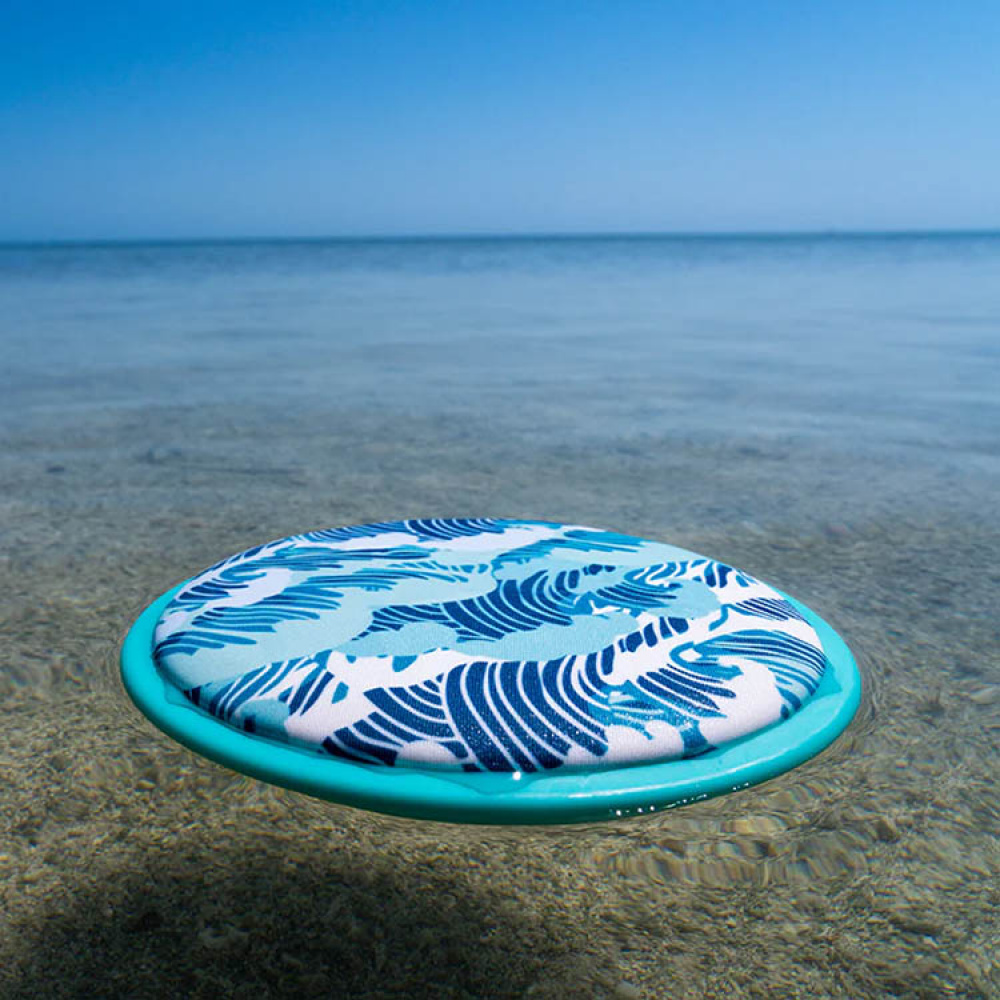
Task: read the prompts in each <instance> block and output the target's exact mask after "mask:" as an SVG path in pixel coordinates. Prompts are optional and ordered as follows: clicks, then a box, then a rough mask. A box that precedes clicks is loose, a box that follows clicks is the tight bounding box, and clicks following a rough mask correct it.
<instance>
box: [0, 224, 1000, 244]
mask: <svg viewBox="0 0 1000 1000" xmlns="http://www.w3.org/2000/svg"><path fill="white" fill-rule="evenodd" d="M926 236H1000V227H975V228H964V227H943V228H928V227H919V228H893V229H841V228H838V227H825V228H822V229H733V230H726V229H719V230H714V229H711V230H696V229H691V230H687V229H676V230H670V229H665V230H554V231H545V230H537V231H533V230H525V231H507V232H502V231H494V232H490V231H484V232H468V233H462V232H450V233H420V232H401V233H386V232H382V233H378V232H375V233H345V234H339V235H335V234H328V235H323V236H274V235H271V236H108V237H70V238H58V237H57V238H35V239H0V247H2V248H27V247H33V248H43V247H52V248H58V247H112V246H194V245H204V246H211V245H219V246H226V245H238V244H244V243H246V244H250V243H257V244H260V243H270V244H293V243H463V242H468V243H474V242H485V241H493V242H501V241H510V242H518V241H522V242H527V241H532V240H552V241H556V240H565V241H567V242H569V241H572V240H581V241H582V240H595V241H596V240H616V239H619V240H643V239H646V240H671V239H674V240H691V239H703V240H714V239H719V240H724V239H730V240H732V239H790V240H792V239H857V238H883V239H884V238H892V237H899V238H907V237H910V238H919V237H926Z"/></svg>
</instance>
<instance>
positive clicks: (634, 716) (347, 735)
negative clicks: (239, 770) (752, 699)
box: [323, 620, 827, 771]
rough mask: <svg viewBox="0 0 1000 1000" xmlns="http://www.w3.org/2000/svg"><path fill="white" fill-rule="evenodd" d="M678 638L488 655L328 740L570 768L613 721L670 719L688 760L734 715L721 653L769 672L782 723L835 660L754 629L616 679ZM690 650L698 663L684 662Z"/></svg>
mask: <svg viewBox="0 0 1000 1000" xmlns="http://www.w3.org/2000/svg"><path fill="white" fill-rule="evenodd" d="M664 621H666V620H664ZM671 634H672V630H671V627H670V625H669V624H666V625H664V624H663V622H661V623H659V625H658V626H657V627H654V628H643V629H642V630H639V631H637V632H635V633H633V634H631V635H629V636H624V637H622V638H621V639H619V640H618V641H617V642H616V643H615V645H613V646H609V647H607V648H606V649H604V650H602V651H600V652H597V653H590V654H588V655H586V656H585V657H584V656H575V657H566V658H564V659H558V660H550V661H548V662H544V663H541V662H534V661H529V662H514V661H505V662H496V661H486V660H479V661H476V662H473V663H467V664H462V665H460V666H457V667H454V668H452V669H451V670H449V671H447V672H446V673H443V674H442V675H440V676H439V677H438V678H436V679H435V680H433V681H426V682H424V683H422V684H420V685H414V686H412V687H406V686H399V687H392V688H388V689H378V690H376V691H371V692H367V693H366V694H367V697H368V700H369V701H370V702H371V703H372V705H373V707H374V708H375V709H376V710H375V711H373V712H372V713H370V714H369V715H367V716H366V717H365V718H364V719H361V720H358V721H357V722H355V723H353V724H352V725H349V726H344V727H341V728H339V729H337V730H336V731H335V732H334V733H332V734H331V735H330V736H329V737H328V738H327V739H326V741H325V742H324V744H323V745H324V747H325V749H326V750H327V751H328V752H330V753H332V754H336V755H338V756H341V757H347V758H350V759H353V760H358V761H366V762H369V763H381V764H390V765H391V764H394V763H395V762H396V759H397V756H398V754H399V752H400V750H401V749H402V748H403V747H405V746H406V745H408V744H410V743H414V742H417V741H427V740H431V741H434V742H437V743H438V744H439V745H440V746H442V747H444V748H446V749H447V750H449V751H450V752H451V753H452V755H453V756H454V758H455V760H456V762H458V763H459V764H460V765H461V766H462V768H463V769H464V770H467V771H537V770H547V769H552V768H556V767H559V766H561V765H562V764H563V763H564V762H565V760H566V757H567V755H568V754H569V753H570V751H571V750H572V749H573V748H574V747H577V748H582V749H584V750H587V751H588V752H589V753H591V754H593V755H595V756H596V757H602V756H604V755H605V754H606V753H607V751H608V740H607V735H606V727H607V726H609V725H618V726H621V725H630V726H632V727H633V728H635V729H637V730H641V729H642V728H643V726H644V725H645V724H646V723H648V722H651V721H653V720H663V721H665V722H667V723H669V724H671V725H673V726H675V727H676V728H677V729H678V731H679V733H680V736H681V740H682V743H683V748H684V749H683V755H684V756H693V755H696V754H699V753H703V752H705V751H706V750H708V749H711V747H710V745H709V744H708V743H707V741H706V740H705V737H704V736H703V734H702V733H701V730H700V728H699V722H700V721H701V720H704V719H708V718H720V717H722V716H723V715H724V706H725V703H726V701H727V700H730V699H732V698H733V697H734V695H733V692H732V691H731V690H730V689H729V688H728V687H727V686H726V684H725V682H726V681H729V680H732V679H733V678H734V677H736V676H738V675H739V674H740V672H741V671H740V669H739V668H738V667H737V666H735V665H734V664H732V663H730V664H724V663H721V662H720V659H719V658H720V657H733V656H739V657H743V658H748V659H751V660H755V661H756V662H758V663H763V664H764V665H766V666H767V667H768V668H769V669H770V670H771V672H772V673H773V674H774V676H775V678H776V680H777V686H778V690H779V692H780V693H781V696H782V699H783V701H784V706H783V709H782V716H783V717H784V716H786V715H787V714H790V712H791V711H793V710H794V709H795V708H797V707H798V706H799V704H801V701H802V700H804V698H805V697H807V696H808V694H811V693H812V692H813V691H814V690H815V688H816V686H817V685H818V683H819V678H820V676H821V675H822V672H823V670H824V669H825V667H826V663H827V660H826V657H825V656H824V654H823V653H822V651H821V650H818V649H817V648H815V647H814V646H811V645H810V644H809V643H806V642H804V641H802V640H800V639H796V638H794V637H791V636H776V635H774V634H773V633H769V632H759V631H747V632H740V633H735V634H733V635H729V636H725V637H720V638H718V639H712V640H708V641H706V642H703V643H700V644H698V645H693V644H690V643H689V644H686V645H684V646H681V647H679V648H678V649H677V650H676V651H675V654H674V655H673V656H672V658H671V661H670V662H669V663H666V664H664V665H663V666H661V667H658V668H656V669H653V670H649V671H647V672H645V673H643V674H641V675H640V676H639V677H638V678H636V679H635V680H634V681H629V682H628V683H626V684H624V685H612V684H610V683H608V681H607V680H606V677H607V675H608V674H609V673H610V672H611V669H612V664H613V661H614V657H615V654H616V650H617V651H624V650H630V651H631V650H635V649H637V648H638V647H639V646H640V645H649V646H655V645H657V644H658V643H659V642H660V640H661V639H662V638H665V637H666V636H668V635H671ZM684 653H688V654H689V655H690V654H692V653H693V658H691V659H682V658H681V655H682V654H684Z"/></svg>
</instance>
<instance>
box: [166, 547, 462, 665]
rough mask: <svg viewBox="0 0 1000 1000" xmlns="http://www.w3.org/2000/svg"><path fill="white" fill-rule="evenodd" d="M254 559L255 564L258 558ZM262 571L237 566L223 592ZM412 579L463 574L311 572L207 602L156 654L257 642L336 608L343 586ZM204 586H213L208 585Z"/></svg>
mask: <svg viewBox="0 0 1000 1000" xmlns="http://www.w3.org/2000/svg"><path fill="white" fill-rule="evenodd" d="M255 565H256V566H259V565H260V563H257V564H255ZM237 571H238V572H237ZM227 572H228V571H227ZM260 575H262V574H260V573H255V572H253V569H252V568H251V567H236V568H234V572H233V574H232V579H231V580H230V581H229V584H228V586H229V587H230V589H229V590H224V591H223V592H224V593H232V592H233V591H235V590H236V589H239V588H245V587H246V586H247V585H248V581H250V580H253V579H255V578H256V577H258V576H260ZM237 578H238V579H239V582H238V583H237V582H236V581H237ZM412 579H419V580H445V581H448V582H454V581H459V580H462V579H464V575H463V574H462V573H460V572H456V571H455V570H454V568H453V567H449V568H448V569H447V570H444V569H432V568H430V567H421V568H420V569H410V568H408V567H400V568H395V567H385V568H381V569H359V570H354V571H353V572H349V573H342V574H330V575H327V576H316V577H312V578H311V579H309V580H305V581H303V582H301V583H296V584H292V585H291V586H289V587H286V588H285V589H284V590H283V591H281V592H280V593H278V594H272V595H270V596H268V597H262V598H261V599H260V600H258V601H256V602H254V603H253V604H248V605H241V606H235V607H234V606H222V607H213V608H208V609H207V610H205V611H202V612H201V613H200V614H197V615H195V616H194V617H193V618H192V619H191V621H190V622H189V623H188V625H187V627H186V628H184V629H180V630H178V631H176V632H174V633H172V634H171V635H169V636H167V637H166V638H165V639H163V640H161V641H160V642H158V643H157V644H156V645H155V647H154V650H153V655H154V657H156V658H157V659H158V660H159V659H162V658H163V657H165V656H168V655H170V654H173V653H186V654H189V655H190V654H193V653H196V652H197V651H198V650H199V649H222V648H223V647H224V646H227V645H252V644H253V643H254V642H255V640H254V639H253V638H251V637H252V636H254V635H261V634H265V633H273V632H274V630H275V626H277V625H280V624H281V623H282V622H289V621H316V620H317V619H319V617H320V613H321V612H323V611H333V610H336V609H337V608H339V607H340V606H341V602H342V599H343V597H344V591H345V590H347V589H349V588H350V589H356V590H366V591H379V590H391V589H392V587H393V586H394V585H395V584H396V583H398V582H400V581H402V580H412ZM207 586H208V589H209V590H212V591H213V592H214V589H213V588H212V587H211V585H207ZM197 589H198V587H192V588H189V590H191V591H195V590H197ZM205 599H206V598H204V597H203V596H202V597H198V598H196V597H194V596H192V597H190V598H183V599H181V600H178V601H177V604H179V605H181V606H183V605H184V603H185V602H186V601H191V602H192V603H195V604H197V605H200V604H201V603H202V602H203V601H204V600H205ZM171 606H173V604H172V605H171Z"/></svg>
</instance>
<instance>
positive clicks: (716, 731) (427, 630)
mask: <svg viewBox="0 0 1000 1000" xmlns="http://www.w3.org/2000/svg"><path fill="white" fill-rule="evenodd" d="M154 657H155V659H156V662H157V665H158V668H159V670H160V671H161V673H162V674H163V676H164V677H165V678H166V679H167V680H168V681H169V682H170V683H171V684H173V685H174V686H175V687H177V688H178V689H179V690H180V691H182V692H183V693H184V695H185V696H186V697H187V699H188V700H189V701H190V702H191V703H192V704H193V705H195V706H197V707H198V708H199V709H201V710H204V711H206V712H209V713H210V714H211V715H213V716H215V717H216V718H218V719H219V720H220V723H223V724H227V725H231V726H234V727H237V728H239V729H242V730H244V731H247V732H252V733H255V734H257V735H259V736H262V737H264V738H268V739H273V740H278V741H282V742H288V743H291V744H293V745H297V746H302V747H305V748H311V749H313V750H314V751H316V752H319V753H325V754H330V755H333V756H335V757H340V758H346V759H349V760H352V761H357V762H361V763H365V764H370V765H381V766H385V765H389V766H397V765H399V766H410V767H423V768H431V767H433V768H451V769H457V770H464V771H508V772H518V771H520V772H532V771H539V770H551V769H554V768H569V769H573V768H577V769H578V768H599V767H614V766H620V765H622V764H629V763H639V762H650V761H655V760H666V759H671V758H676V757H684V756H692V755H695V754H699V753H703V752H705V751H707V750H709V749H711V748H712V747H714V746H718V745H721V744H723V743H727V742H730V741H732V740H734V739H738V738H739V737H741V736H744V735H747V734H749V733H752V732H755V731H757V730H759V729H761V728H764V727H765V726H768V725H771V724H773V723H775V722H778V721H780V720H781V719H783V718H786V717H788V716H789V715H791V714H792V713H793V712H795V711H797V710H798V709H799V708H800V707H801V706H802V705H803V703H804V702H805V701H806V700H807V699H808V698H809V697H810V696H811V695H812V694H813V692H814V691H815V690H816V687H817V686H818V684H819V681H820V678H821V677H822V675H823V671H824V670H825V669H826V667H827V660H826V656H825V654H824V652H823V649H822V645H821V643H820V641H819V639H818V637H817V636H816V634H815V632H814V631H813V629H812V627H811V626H810V625H809V624H808V622H806V621H805V620H804V619H803V617H802V616H801V615H800V614H799V612H798V611H797V610H796V609H795V608H794V607H793V606H792V605H791V604H790V603H789V602H788V601H787V600H785V599H784V598H783V597H782V596H781V595H780V594H778V593H777V592H776V591H774V590H773V589H772V588H770V587H768V586H767V585H766V584H763V583H761V582H760V581H758V580H755V579H754V578H753V577H751V576H749V575H748V574H746V573H743V572H741V571H739V570H735V569H733V568H732V567H729V566H726V565H724V564H723V563H719V562H716V561H714V560H711V559H706V558H704V557H702V556H698V555H696V554H694V553H691V552H686V551H685V550H683V549H678V548H676V547H674V546H670V545H665V544H663V543H659V542H651V541H645V540H642V539H638V538H631V537H629V536H625V535H620V534H617V533H614V532H609V531H601V530H599V529H594V528H587V527H583V526H578V525H562V524H554V523H550V522H540V521H508V520H495V519H486V518H477V519H444V518H437V519H420V520H409V521H392V522H382V523H378V524H367V525H359V526H353V527H345V528H334V529H329V530H320V531H312V532H308V533H306V534H302V535H295V536H292V537H289V538H284V539H280V540H278V541H275V542H270V543H268V544H266V545H261V546H257V547H256V548H253V549H249V550H247V551H246V552H243V553H240V554H239V555H236V556H233V557H232V558H230V559H227V560H224V561H223V562H220V563H218V564H217V565H215V566H213V567H211V568H210V569H208V570H206V571H205V572H204V573H202V574H200V575H199V576H198V577H196V578H195V579H194V580H192V581H190V582H189V583H188V584H187V585H186V586H184V587H183V588H182V589H181V590H180V591H179V592H178V594H177V595H176V596H175V597H174V599H173V600H172V601H171V603H170V604H169V605H168V607H167V608H166V609H165V611H164V612H163V615H162V616H161V619H160V621H159V623H158V626H157V629H156V634H155V648H154Z"/></svg>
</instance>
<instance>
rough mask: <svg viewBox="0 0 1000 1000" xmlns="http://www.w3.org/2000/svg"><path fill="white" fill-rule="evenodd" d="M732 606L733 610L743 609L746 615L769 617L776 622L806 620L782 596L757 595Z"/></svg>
mask: <svg viewBox="0 0 1000 1000" xmlns="http://www.w3.org/2000/svg"><path fill="white" fill-rule="evenodd" d="M730 607H731V608H732V610H733V611H741V612H742V613H743V614H745V615H753V616H754V617H756V618H767V619H769V620H770V621H774V622H787V621H800V622H804V621H805V618H804V617H803V616H802V615H801V614H799V612H798V611H797V610H796V609H795V607H794V606H793V605H791V604H790V603H789V602H788V601H786V600H784V599H783V598H780V597H755V598H753V599H752V600H749V601H740V602H739V603H738V604H732V605H730Z"/></svg>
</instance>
